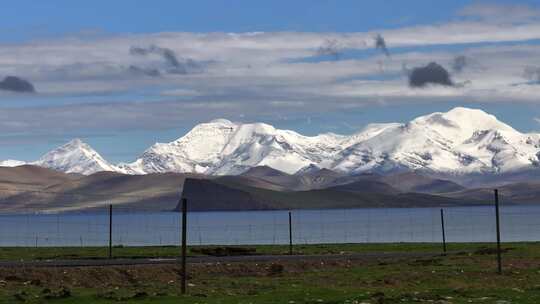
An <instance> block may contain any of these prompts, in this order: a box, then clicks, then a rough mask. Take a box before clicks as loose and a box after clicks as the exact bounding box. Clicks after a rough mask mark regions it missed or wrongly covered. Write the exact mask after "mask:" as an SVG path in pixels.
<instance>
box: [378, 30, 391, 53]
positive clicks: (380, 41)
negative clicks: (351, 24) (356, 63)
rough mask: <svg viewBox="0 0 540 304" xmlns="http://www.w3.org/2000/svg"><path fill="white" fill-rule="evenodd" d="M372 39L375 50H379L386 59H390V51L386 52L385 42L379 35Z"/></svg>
mask: <svg viewBox="0 0 540 304" xmlns="http://www.w3.org/2000/svg"><path fill="white" fill-rule="evenodd" d="M374 39H375V48H376V49H378V50H381V51H382V52H383V53H384V54H385V55H386V57H390V51H388V48H387V47H386V40H384V37H383V36H382V35H381V34H377V36H375V38H374Z"/></svg>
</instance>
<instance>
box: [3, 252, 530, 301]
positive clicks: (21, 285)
mask: <svg viewBox="0 0 540 304" xmlns="http://www.w3.org/2000/svg"><path fill="white" fill-rule="evenodd" d="M486 246H489V247H490V248H493V247H494V246H493V244H449V249H450V250H452V252H453V253H452V254H449V255H447V256H436V257H434V258H410V257H405V256H404V257H402V258H392V259H380V258H371V259H366V260H361V261H350V262H349V261H346V260H345V259H344V260H343V261H339V262H326V263H324V262H323V263H322V264H321V262H320V261H318V262H307V261H305V262H304V261H299V262H296V261H295V262H283V263H279V265H281V266H282V267H283V269H281V267H277V270H275V271H270V270H269V269H270V264H268V263H266V264H265V263H262V264H261V263H242V264H239V263H232V264H212V265H206V264H197V265H191V266H190V275H191V278H190V280H189V283H190V284H191V285H190V286H189V287H188V288H189V290H188V291H189V294H188V295H187V296H180V295H179V288H178V274H177V270H178V269H176V268H174V267H175V266H170V267H165V266H162V268H161V269H158V270H157V269H156V267H157V266H141V267H136V268H120V267H116V268H95V267H94V268H85V269H80V270H77V269H71V268H69V269H56V268H55V269H51V270H35V271H34V270H30V269H22V270H10V271H11V272H13V273H17V274H18V275H19V276H28V277H24V278H23V279H21V280H14V279H11V281H10V280H7V279H6V276H7V275H8V272H9V271H8V272H0V303H17V302H19V301H18V300H16V295H19V297H21V298H22V299H23V301H20V303H49V302H50V303H77V304H85V303H193V304H194V303H199V304H203V303H216V304H217V303H222V304H228V303H231V304H232V303H246V304H247V303H290V304H295V303H313V304H316V303H344V304H354V303H356V304H360V303H372V304H376V303H523V304H529V303H530V304H532V303H540V243H510V244H504V246H503V247H504V248H506V249H507V248H512V249H511V250H508V251H506V252H505V253H504V254H503V262H504V263H503V264H504V273H503V275H498V274H497V273H496V260H495V255H493V254H481V253H480V252H479V251H478V249H479V248H484V247H486ZM34 249H35V248H34ZM296 249H297V250H299V251H303V252H304V253H310V254H324V253H339V252H375V251H380V252H383V251H384V252H411V251H416V252H420V251H422V252H432V251H437V250H439V249H440V246H437V245H434V244H369V245H354V244H345V245H310V246H298V247H297V248H296ZM5 250H6V249H2V251H0V252H3V253H2V256H7V257H12V255H13V254H15V253H16V252H17V250H19V251H20V250H26V249H23V248H17V249H13V251H12V252H9V253H7V254H6V252H5ZM10 250H11V249H10ZM35 250H37V249H35ZM39 250H40V251H39V252H35V253H34V254H36V255H35V256H44V255H47V254H51V252H47V250H53V249H51V248H41V249H39ZM72 250H74V251H72V253H77V254H88V253H89V252H92V251H78V252H77V251H75V249H72ZM78 250H82V249H81V248H78ZM84 250H90V248H85V249H84ZM92 250H96V252H99V253H101V252H102V251H104V248H92ZM115 250H117V252H118V253H119V254H120V253H124V254H126V255H133V254H134V253H133V252H136V253H137V254H141V253H142V252H144V253H146V254H148V253H160V254H165V253H169V252H170V251H169V250H171V251H173V252H177V251H178V248H166V247H165V248H164V247H160V248H115ZM152 250H154V251H152ZM286 250H287V247H286V246H257V251H258V252H264V253H281V252H284V251H286ZM8 251H9V250H8ZM96 252H94V253H96ZM105 253H106V251H105ZM96 254H97V253H96ZM171 254H174V253H171ZM101 255H102V256H103V255H104V253H103V254H101ZM47 271H50V276H51V277H53V278H54V279H51V280H50V282H49V281H48V278H47V276H46V275H45V274H47V273H48V272H47ZM11 272H9V273H10V274H11V275H12V273H11ZM147 272H149V273H150V274H148V276H145V273H147ZM154 272H155V273H154ZM157 273H159V274H160V276H159V277H158V276H156V274H157ZM34 277H38V278H42V282H41V283H40V284H34V283H32V282H30V281H25V280H30V279H31V278H34ZM58 280H62V282H61V283H59V282H57V281H58ZM84 280H88V281H89V282H92V283H85V281H84ZM109 280H110V282H109ZM94 281H95V282H96V283H93V282H94ZM2 282H7V283H2ZM29 282H30V283H29ZM2 284H4V285H3V286H2ZM94 284H95V285H96V286H93V285H94ZM38 285H39V286H38ZM60 286H66V288H68V289H69V290H70V292H71V296H70V297H67V298H64V299H53V300H51V299H45V295H46V294H47V293H45V294H44V293H43V290H44V289H47V288H48V289H51V292H52V293H55V292H58V290H60V288H61V287H60ZM23 292H24V293H23ZM21 294H22V296H21ZM137 294H138V295H139V296H137ZM24 301H26V302H24ZM497 301H500V302H497ZM502 301H507V302H502Z"/></svg>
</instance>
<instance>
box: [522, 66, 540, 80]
mask: <svg viewBox="0 0 540 304" xmlns="http://www.w3.org/2000/svg"><path fill="white" fill-rule="evenodd" d="M523 75H524V76H525V78H527V79H528V80H529V81H531V82H532V83H534V84H540V67H534V66H529V67H526V68H525V70H524V71H523Z"/></svg>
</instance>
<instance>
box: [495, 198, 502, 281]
mask: <svg viewBox="0 0 540 304" xmlns="http://www.w3.org/2000/svg"><path fill="white" fill-rule="evenodd" d="M494 194H495V220H496V225H497V272H498V273H499V274H502V258H501V223H500V216H499V190H497V189H495V190H494Z"/></svg>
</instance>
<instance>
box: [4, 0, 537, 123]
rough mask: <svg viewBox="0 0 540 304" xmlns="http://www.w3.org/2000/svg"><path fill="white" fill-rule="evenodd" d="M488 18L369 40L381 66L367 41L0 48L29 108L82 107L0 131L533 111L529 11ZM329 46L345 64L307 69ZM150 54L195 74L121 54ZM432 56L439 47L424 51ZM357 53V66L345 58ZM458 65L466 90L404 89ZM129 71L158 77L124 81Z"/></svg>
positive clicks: (268, 39)
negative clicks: (421, 70)
mask: <svg viewBox="0 0 540 304" xmlns="http://www.w3.org/2000/svg"><path fill="white" fill-rule="evenodd" d="M498 12H500V8H497V7H487V6H485V5H484V6H481V5H476V6H471V7H467V8H465V9H464V10H463V11H462V12H461V15H463V16H467V17H472V16H475V19H468V20H461V21H454V22H449V23H446V24H436V25H422V26H415V27H404V28H398V29H393V30H382V31H377V33H381V34H382V35H383V36H384V38H385V40H386V42H387V44H388V48H389V49H390V50H391V51H392V48H398V47H404V48H402V49H400V50H399V51H396V52H392V57H391V58H386V56H384V55H383V54H380V53H376V55H372V56H364V54H362V52H363V50H366V49H372V48H374V39H373V37H374V36H375V32H361V33H299V32H276V33H241V34H238V33H206V34H205V33H156V34H141V35H123V36H122V35H120V36H119V35H116V36H112V37H94V38H91V39H88V38H86V39H77V38H66V39H56V40H47V41H34V42H29V43H24V44H9V45H0V77H1V76H3V75H11V74H13V75H18V76H21V77H24V78H26V79H29V80H30V81H32V82H33V83H34V84H35V86H36V89H37V90H38V92H39V94H38V95H37V96H35V97H34V98H35V99H39V98H40V97H45V99H47V100H51V99H52V98H51V96H52V97H63V98H64V97H65V96H68V97H70V96H72V95H74V96H77V97H80V96H84V97H88V98H79V99H77V101H73V102H70V105H59V104H60V103H46V102H45V103H44V104H43V105H40V107H37V106H35V103H34V104H33V105H32V106H30V105H29V106H26V107H22V108H19V109H13V108H6V107H4V108H0V128H2V130H3V131H10V132H24V131H25V130H26V131H28V130H35V129H43V130H57V131H59V132H60V131H61V130H62V129H77V128H79V129H95V128H97V129H100V128H103V129H107V128H111V129H132V128H143V129H152V128H170V127H174V126H176V125H178V123H179V121H180V120H185V121H195V120H206V119H212V118H215V117H222V116H232V117H236V116H238V117H243V118H244V117H245V118H246V119H251V118H254V117H261V116H264V115H279V116H280V117H281V116H284V115H285V114H286V115H287V116H291V115H292V116H294V115H295V113H298V114H299V115H300V113H304V114H305V113H306V112H310V113H324V112H327V111H332V110H336V109H345V108H354V107H361V106H364V105H367V104H389V103H393V102H422V101H427V100H429V101H431V102H437V101H448V100H454V101H455V100H458V101H459V100H463V101H467V102H474V101H482V102H501V101H513V102H529V103H534V102H538V101H540V100H538V99H537V96H539V93H540V91H539V90H540V85H539V86H535V85H530V84H526V83H525V82H526V79H525V78H524V75H523V71H524V69H525V67H527V66H530V65H531V63H532V64H534V63H537V62H540V46H538V45H537V44H536V43H532V42H531V41H530V40H535V39H538V40H540V21H539V20H538V19H537V18H536V17H535V15H536V13H537V12H536V11H535V10H534V9H533V10H526V9H523V8H522V7H517V8H515V9H511V10H509V12H510V13H509V14H511V15H514V16H515V17H516V18H517V17H519V16H520V17H521V21H520V22H511V23H508V22H491V21H489V22H488V21H484V19H487V18H489V17H490V16H494V15H497V14H498ZM479 17H481V19H480V18H479ZM524 21H525V22H524ZM329 40H330V41H336V43H337V44H338V45H339V50H340V52H341V53H344V54H345V55H347V52H349V55H350V56H341V58H340V59H341V60H328V61H320V60H316V59H314V58H313V56H315V55H316V53H317V50H318V48H319V47H320V46H321V45H322V44H324V42H325V41H329ZM507 42H512V44H510V45H509V44H507ZM466 43H474V45H469V46H467V47H466V48H465V47H464V46H462V48H463V49H462V50H460V51H452V50H451V49H449V50H446V48H445V46H448V45H451V46H455V45H457V44H466ZM483 43H489V44H487V45H484V44H483ZM151 45H156V46H159V47H162V48H168V49H171V50H172V51H174V52H175V54H176V56H177V57H178V58H189V59H192V60H195V61H197V62H202V63H206V65H205V69H204V71H202V72H200V73H189V74H187V75H173V74H168V73H165V72H163V71H165V69H166V68H167V67H166V65H165V63H164V62H163V58H162V57H161V56H152V55H148V56H133V55H130V52H129V50H130V48H131V47H132V46H141V47H148V46H151ZM433 45H439V46H440V47H438V48H436V49H437V51H433V48H425V49H424V47H426V46H433ZM408 47H410V48H408ZM358 53H361V55H362V56H356V57H355V54H356V55H358ZM366 54H369V53H366ZM458 54H463V55H466V56H467V58H468V64H467V66H466V67H465V68H464V70H463V71H462V72H461V73H459V74H455V75H452V77H453V79H454V81H455V82H456V83H465V82H468V81H470V84H468V85H465V86H464V87H461V88H443V87H430V88H426V89H411V88H409V87H408V85H407V78H406V76H405V75H404V73H403V66H404V65H406V66H407V67H409V68H412V67H415V66H420V65H425V64H427V63H429V62H431V61H436V62H438V63H440V64H442V65H443V66H445V67H447V68H449V67H450V65H451V62H452V60H453V58H454V57H455V56H456V55H458ZM132 65H134V66H137V67H141V68H152V69H158V70H159V71H162V73H161V74H160V76H159V77H157V76H156V77H150V76H146V75H141V74H133V73H130V71H129V67H130V66H132ZM141 92H142V93H141ZM96 95H106V96H108V95H110V96H111V98H114V102H111V103H103V100H104V98H103V96H101V98H99V99H98V98H96V99H93V97H94V96H96ZM13 96H14V95H13V94H7V93H3V92H0V106H2V105H7V104H9V105H14V104H15V103H17V102H19V100H14V99H13ZM111 100H112V99H111ZM119 100H124V101H123V102H122V101H119ZM130 100H131V102H128V101H130ZM132 100H141V102H133V101H132ZM21 102H23V101H21ZM239 112H240V113H239ZM85 117H93V119H92V120H88V119H85Z"/></svg>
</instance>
